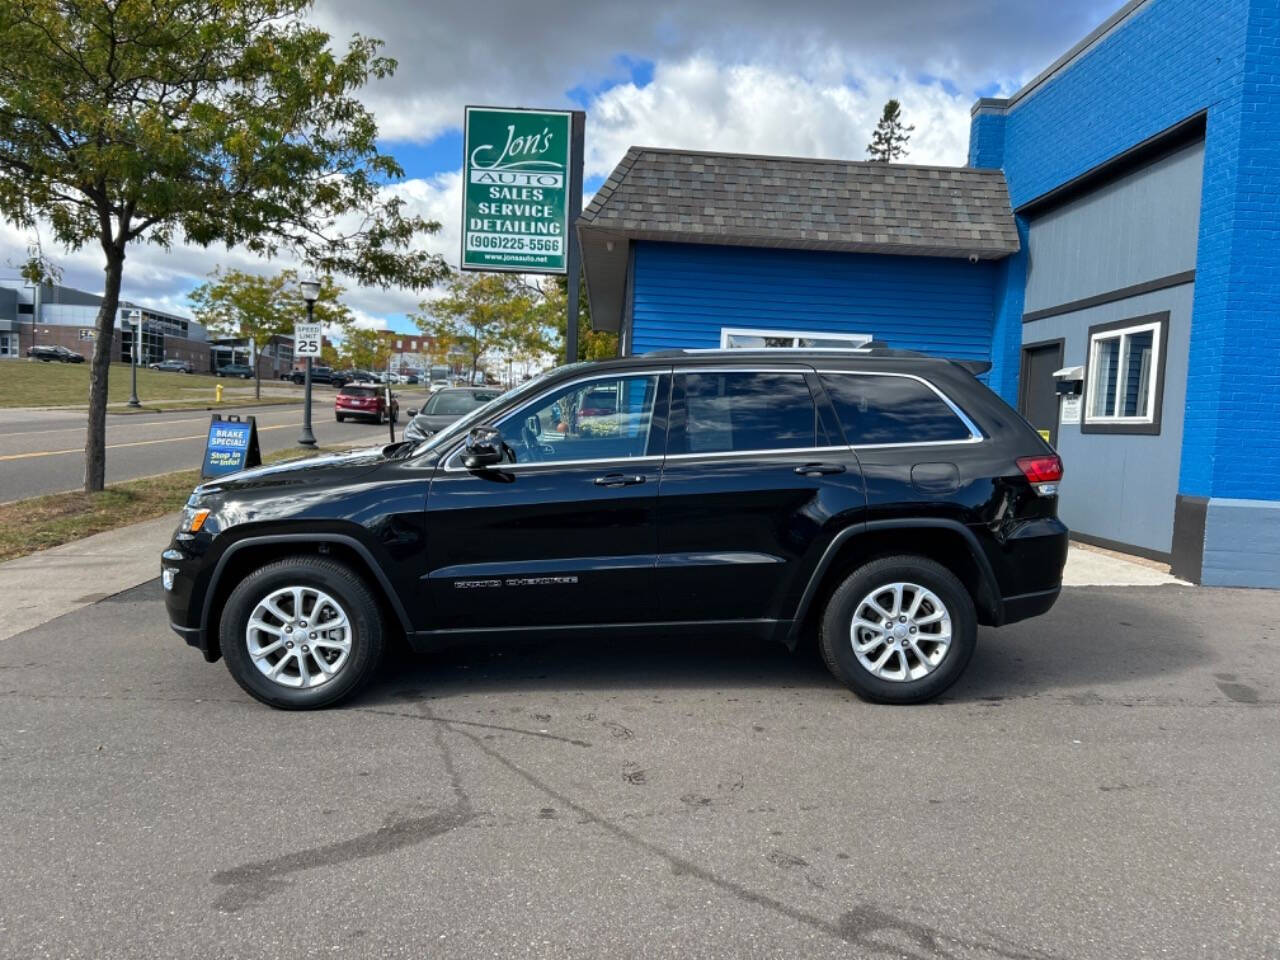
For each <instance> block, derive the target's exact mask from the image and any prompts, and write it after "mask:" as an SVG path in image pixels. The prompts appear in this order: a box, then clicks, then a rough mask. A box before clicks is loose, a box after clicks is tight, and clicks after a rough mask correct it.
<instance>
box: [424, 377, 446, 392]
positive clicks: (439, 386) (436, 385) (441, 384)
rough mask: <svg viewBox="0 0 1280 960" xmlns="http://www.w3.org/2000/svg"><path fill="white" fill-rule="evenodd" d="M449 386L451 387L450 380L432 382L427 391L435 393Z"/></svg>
mask: <svg viewBox="0 0 1280 960" xmlns="http://www.w3.org/2000/svg"><path fill="white" fill-rule="evenodd" d="M447 386H449V381H448V380H432V381H431V385H430V386H429V387H427V389H428V390H429V391H431V392H432V393H435V392H437V391H438V390H443V389H444V388H445V387H447Z"/></svg>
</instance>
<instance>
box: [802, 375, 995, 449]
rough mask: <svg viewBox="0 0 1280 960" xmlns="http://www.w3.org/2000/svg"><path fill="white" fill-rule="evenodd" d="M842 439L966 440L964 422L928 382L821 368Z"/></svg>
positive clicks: (876, 442) (866, 443)
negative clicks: (826, 371)
mask: <svg viewBox="0 0 1280 960" xmlns="http://www.w3.org/2000/svg"><path fill="white" fill-rule="evenodd" d="M821 377H822V383H823V385H824V386H825V387H826V389H827V395H828V396H829V397H830V398H831V403H832V405H833V406H834V407H835V408H836V415H837V416H838V417H839V418H840V425H841V426H842V427H844V433H845V438H846V439H847V440H848V441H849V443H850V444H852V445H854V446H872V445H879V444H890V443H947V442H952V441H956V440H968V439H970V437H971V436H972V434H971V433H970V432H969V427H968V426H967V425H966V424H965V422H964V421H963V420H961V419H960V418H959V417H958V416H956V413H955V411H954V410H952V409H951V407H950V406H948V404H947V403H946V401H944V400H943V399H942V397H940V396H939V395H938V394H937V393H936V392H935V391H934V390H933V389H932V388H931V387H930V386H928V385H927V384H925V383H924V382H922V381H920V380H916V379H914V378H912V377H904V376H898V375H896V374H888V375H880V376H872V375H868V374H854V373H824V374H822V375H821Z"/></svg>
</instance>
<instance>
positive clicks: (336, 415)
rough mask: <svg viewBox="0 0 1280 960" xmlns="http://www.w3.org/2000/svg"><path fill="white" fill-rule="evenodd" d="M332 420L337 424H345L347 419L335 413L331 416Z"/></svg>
mask: <svg viewBox="0 0 1280 960" xmlns="http://www.w3.org/2000/svg"><path fill="white" fill-rule="evenodd" d="M333 419H335V420H337V421H338V422H339V423H346V421H347V418H346V417H344V416H343V415H342V414H340V413H335V414H334V415H333Z"/></svg>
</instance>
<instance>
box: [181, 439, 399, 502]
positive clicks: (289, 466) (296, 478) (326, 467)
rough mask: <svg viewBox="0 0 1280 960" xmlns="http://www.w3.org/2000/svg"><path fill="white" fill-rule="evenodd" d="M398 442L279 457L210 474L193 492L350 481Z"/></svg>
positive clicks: (372, 465)
mask: <svg viewBox="0 0 1280 960" xmlns="http://www.w3.org/2000/svg"><path fill="white" fill-rule="evenodd" d="M397 447H399V444H384V445H383V446H380V447H369V448H367V449H363V450H348V451H347V452H346V453H334V454H328V455H326V456H321V457H305V458H300V459H297V460H282V461H281V462H280V463H273V464H271V465H270V466H265V467H253V468H251V469H249V470H241V471H240V472H239V473H231V474H228V475H227V476H225V477H214V478H213V479H211V480H206V481H205V482H204V483H202V484H200V486H198V487H196V491H195V492H196V493H197V494H205V493H217V492H219V491H222V490H248V489H252V488H262V487H283V486H300V485H302V484H313V483H323V482H326V481H330V480H337V479H342V480H350V479H352V478H353V477H358V476H360V475H361V474H364V473H368V472H369V471H370V470H373V469H374V468H375V467H377V466H378V465H379V464H382V463H385V462H386V461H387V459H388V458H389V456H390V454H391V453H392V452H394V450H395V449H396V448H397Z"/></svg>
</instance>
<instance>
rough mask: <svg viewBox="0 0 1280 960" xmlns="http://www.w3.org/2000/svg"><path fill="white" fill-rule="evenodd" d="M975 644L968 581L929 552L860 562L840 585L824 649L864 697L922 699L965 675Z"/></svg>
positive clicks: (826, 616)
mask: <svg viewBox="0 0 1280 960" xmlns="http://www.w3.org/2000/svg"><path fill="white" fill-rule="evenodd" d="M976 643H977V615H976V614H975V612H974V608H973V599H972V597H970V596H969V592H968V590H966V589H965V586H964V584H963V583H961V582H960V580H959V579H958V578H957V577H956V575H955V574H953V573H952V572H951V571H950V570H948V569H947V568H946V567H944V566H942V564H940V563H937V562H936V561H934V560H930V559H928V558H927V557H919V556H899V557H885V558H883V559H880V560H873V561H872V562H870V563H868V564H866V565H865V566H862V567H859V568H858V569H857V570H855V571H854V572H853V573H852V574H850V575H849V577H848V578H847V579H846V580H845V581H844V582H843V583H842V584H840V586H839V587H837V588H836V591H835V592H834V593H833V594H832V595H831V599H830V600H828V601H827V607H826V610H825V611H824V613H823V617H822V630H821V635H820V641H819V646H820V648H821V650H822V658H823V660H825V661H826V664H827V667H828V669H830V670H831V672H832V673H833V674H834V675H835V677H836V678H837V679H838V680H840V681H841V682H843V683H844V684H845V685H846V686H847V687H849V689H850V690H852V691H853V692H854V693H856V694H857V695H858V696H860V697H862V698H863V699H865V700H871V701H873V702H876V703H923V702H924V701H926V700H931V699H933V698H934V697H936V696H938V695H939V694H941V693H942V692H943V691H944V690H946V689H947V688H948V687H949V686H951V685H952V684H953V683H955V682H956V680H958V679H959V677H960V674H962V673H963V672H964V669H965V667H966V666H967V665H968V663H969V658H970V657H972V656H973V650H974V647H975V646H976Z"/></svg>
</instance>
